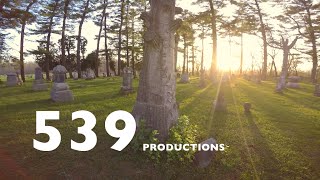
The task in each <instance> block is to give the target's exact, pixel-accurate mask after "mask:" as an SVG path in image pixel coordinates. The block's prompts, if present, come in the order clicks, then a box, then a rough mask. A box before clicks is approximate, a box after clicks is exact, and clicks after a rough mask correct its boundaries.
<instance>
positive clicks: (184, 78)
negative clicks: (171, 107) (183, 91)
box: [180, 73, 189, 83]
mask: <svg viewBox="0 0 320 180" xmlns="http://www.w3.org/2000/svg"><path fill="white" fill-rule="evenodd" d="M180 82H181V83H189V74H188V73H183V74H182V75H181V79H180Z"/></svg>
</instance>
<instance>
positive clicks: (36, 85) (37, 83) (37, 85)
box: [32, 67, 48, 91]
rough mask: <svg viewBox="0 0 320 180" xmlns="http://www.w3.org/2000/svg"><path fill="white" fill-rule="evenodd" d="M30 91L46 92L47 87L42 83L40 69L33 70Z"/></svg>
mask: <svg viewBox="0 0 320 180" xmlns="http://www.w3.org/2000/svg"><path fill="white" fill-rule="evenodd" d="M32 89H33V90H34V91H46V90H48V86H47V84H46V83H44V80H43V75H42V69H41V68H40V67H37V68H35V72H34V81H33V85H32Z"/></svg>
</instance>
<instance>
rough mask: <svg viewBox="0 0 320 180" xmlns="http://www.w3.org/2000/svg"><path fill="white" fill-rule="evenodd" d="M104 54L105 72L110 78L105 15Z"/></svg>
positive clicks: (105, 15) (105, 17) (105, 19)
mask: <svg viewBox="0 0 320 180" xmlns="http://www.w3.org/2000/svg"><path fill="white" fill-rule="evenodd" d="M104 52H105V53H104V54H105V56H106V71H107V76H108V77H109V76H110V70H109V69H110V68H109V51H108V34H107V14H104Z"/></svg>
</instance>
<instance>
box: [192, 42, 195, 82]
mask: <svg viewBox="0 0 320 180" xmlns="http://www.w3.org/2000/svg"><path fill="white" fill-rule="evenodd" d="M194 63H195V60H194V44H192V76H194Z"/></svg>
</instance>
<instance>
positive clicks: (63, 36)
mask: <svg viewBox="0 0 320 180" xmlns="http://www.w3.org/2000/svg"><path fill="white" fill-rule="evenodd" d="M70 2H71V0H64V6H63V23H62V31H61V53H62V55H61V64H62V65H63V66H66V47H65V46H66V44H65V43H66V21H67V17H68V13H69V12H68V11H69V6H70Z"/></svg>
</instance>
